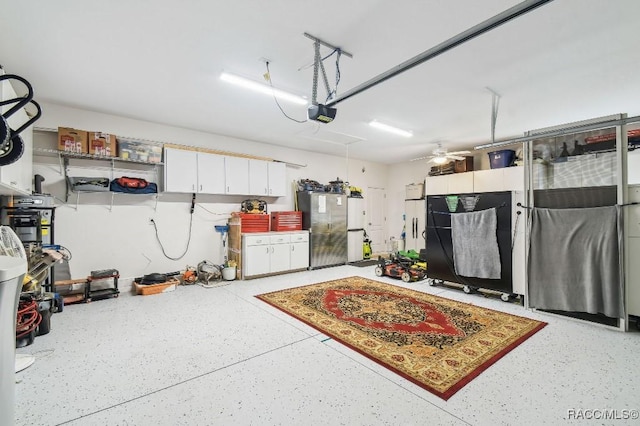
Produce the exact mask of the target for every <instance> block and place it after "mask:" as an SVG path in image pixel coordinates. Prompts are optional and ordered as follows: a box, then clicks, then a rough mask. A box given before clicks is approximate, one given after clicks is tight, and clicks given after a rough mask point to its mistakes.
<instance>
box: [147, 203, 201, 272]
mask: <svg viewBox="0 0 640 426" xmlns="http://www.w3.org/2000/svg"><path fill="white" fill-rule="evenodd" d="M195 205H196V194H195V193H194V194H192V195H191V208H190V213H189V238H188V239H187V247H186V248H185V249H184V252H183V253H182V254H181V255H180V256H179V257H171V256H169V255H168V254H167V252H166V251H165V249H164V246H163V245H162V241H160V235H159V234H158V226H157V225H156V221H155V220H153V219H151V224H152V225H153V229H154V230H155V231H156V240H157V241H158V244H159V245H160V250H162V254H163V255H164V257H166V258H167V259H169V260H180V259H182V258H183V257H184V256H185V255H186V254H187V252H188V251H189V245H190V244H191V231H192V230H193V210H194V208H195Z"/></svg>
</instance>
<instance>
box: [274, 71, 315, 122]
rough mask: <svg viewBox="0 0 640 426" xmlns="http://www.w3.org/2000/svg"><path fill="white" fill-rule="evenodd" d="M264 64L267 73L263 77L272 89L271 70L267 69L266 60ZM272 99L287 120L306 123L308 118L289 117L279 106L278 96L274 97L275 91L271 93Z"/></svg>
mask: <svg viewBox="0 0 640 426" xmlns="http://www.w3.org/2000/svg"><path fill="white" fill-rule="evenodd" d="M265 64H266V65H267V73H266V74H265V78H266V79H267V81H268V82H269V86H270V87H271V90H273V89H274V87H273V82H272V81H271V71H270V70H269V62H268V61H267V62H265ZM273 100H274V101H275V102H276V105H277V106H278V109H279V110H280V112H281V113H282V114H283V115H284V116H285V117H287V118H288V119H289V120H291V121H295V122H296V123H306V122H307V121H309V120H297V119H295V118H293V117H290V116H289V115H288V114H287V113H286V112H284V109H282V106H280V102H278V98H277V97H276V95H275V93H274V94H273Z"/></svg>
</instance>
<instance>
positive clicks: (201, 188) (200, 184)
mask: <svg viewBox="0 0 640 426" xmlns="http://www.w3.org/2000/svg"><path fill="white" fill-rule="evenodd" d="M200 192H202V184H200Z"/></svg>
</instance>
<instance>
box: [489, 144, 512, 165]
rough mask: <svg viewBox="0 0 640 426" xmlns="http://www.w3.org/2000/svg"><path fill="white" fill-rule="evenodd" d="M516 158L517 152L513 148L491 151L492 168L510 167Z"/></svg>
mask: <svg viewBox="0 0 640 426" xmlns="http://www.w3.org/2000/svg"><path fill="white" fill-rule="evenodd" d="M515 158H516V152H515V151H514V150H512V149H503V150H501V151H493V152H490V153H489V162H490V164H491V168H492V169H501V168H503V167H510V166H512V165H513V162H514V160H515Z"/></svg>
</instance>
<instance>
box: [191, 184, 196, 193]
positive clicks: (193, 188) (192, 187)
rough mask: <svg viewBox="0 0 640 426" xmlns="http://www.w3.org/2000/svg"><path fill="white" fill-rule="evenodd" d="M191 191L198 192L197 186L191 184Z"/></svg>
mask: <svg viewBox="0 0 640 426" xmlns="http://www.w3.org/2000/svg"><path fill="white" fill-rule="evenodd" d="M191 189H192V190H194V191H195V190H196V184H195V183H192V184H191Z"/></svg>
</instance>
